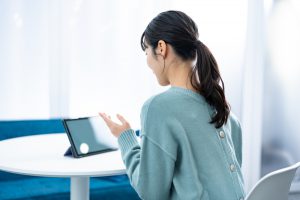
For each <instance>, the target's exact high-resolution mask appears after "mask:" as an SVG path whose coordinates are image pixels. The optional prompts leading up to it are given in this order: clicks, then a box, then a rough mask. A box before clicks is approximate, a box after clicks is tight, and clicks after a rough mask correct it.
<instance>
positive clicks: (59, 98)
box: [0, 0, 247, 128]
mask: <svg viewBox="0 0 300 200" xmlns="http://www.w3.org/2000/svg"><path fill="white" fill-rule="evenodd" d="M246 8H247V6H246V1H239V0H231V1H220V0H213V1H212V0H210V1H208V0H207V1H195V0H188V1H171V0H165V1H158V0H153V1H150V0H146V1H139V0H131V1H121V0H114V1H108V0H101V1H98V0H88V1H82V0H65V1H59V0H40V1H37V0H35V1H34V0H26V1H25V0H1V1H0V9H1V10H0V11H1V12H0V20H1V21H0V22H1V24H0V25H1V29H0V30H1V32H0V43H1V46H0V70H1V73H0V78H1V85H0V90H1V92H0V101H1V104H0V111H1V112H0V118H1V119H25V118H49V117H65V116H67V117H77V116H88V115H97V112H98V111H106V112H108V113H111V114H115V113H117V112H119V113H122V114H124V115H125V116H126V117H127V118H128V119H129V121H131V123H132V125H133V126H134V127H137V128H138V127H139V112H140V108H141V106H142V104H143V102H144V101H145V100H146V99H147V98H148V97H150V96H151V95H153V94H155V93H157V92H160V91H162V90H164V89H165V88H162V87H160V86H158V84H157V83H156V79H155V77H154V76H153V74H152V73H151V71H150V70H149V69H148V68H147V65H146V60H145V59H146V57H145V54H144V52H142V50H141V48H140V36H141V34H142V32H143V31H144V29H145V27H146V26H147V24H148V23H149V22H150V21H151V19H152V18H153V17H155V16H156V15H157V14H158V13H159V12H161V11H165V10H169V9H175V10H182V11H184V12H186V13H187V14H189V15H190V16H191V17H192V18H193V19H194V20H195V21H196V23H197V24H198V26H199V32H200V39H201V40H202V41H204V42H205V43H206V44H207V46H209V47H210V48H211V50H212V52H213V53H214V55H215V56H216V58H217V60H218V62H219V65H220V69H221V72H222V74H223V78H224V80H225V84H226V94H227V96H228V99H229V101H230V102H231V105H232V108H233V110H234V111H235V113H236V114H237V115H238V116H241V109H240V105H241V86H240V85H241V84H240V82H241V81H242V76H236V74H241V72H242V59H243V48H244V38H245V29H246V25H245V24H246V23H245V22H246V14H245V13H246V12H245V11H246ZM237 83H238V84H237Z"/></svg>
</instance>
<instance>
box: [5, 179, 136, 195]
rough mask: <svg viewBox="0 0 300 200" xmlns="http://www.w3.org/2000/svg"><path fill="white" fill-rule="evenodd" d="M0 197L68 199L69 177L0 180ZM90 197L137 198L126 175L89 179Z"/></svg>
mask: <svg viewBox="0 0 300 200" xmlns="http://www.w3.org/2000/svg"><path fill="white" fill-rule="evenodd" d="M0 188H1V189H0V190H1V192H0V199H1V200H5V199H7V200H8V199H10V200H17V199H18V200H20V199H23V200H24V199H43V200H44V199H49V200H50V199H51V200H55V199H57V200H58V199H59V200H64V199H70V179H69V178H48V177H36V178H35V177H33V178H31V179H24V180H14V181H6V182H0ZM90 197H91V198H90V199H91V200H92V199H101V200H103V199H110V200H113V199H124V200H127V199H128V200H135V199H139V197H138V195H137V194H136V192H135V191H134V189H133V188H132V187H131V185H130V183H129V180H128V177H127V175H120V176H110V177H97V178H91V180H90Z"/></svg>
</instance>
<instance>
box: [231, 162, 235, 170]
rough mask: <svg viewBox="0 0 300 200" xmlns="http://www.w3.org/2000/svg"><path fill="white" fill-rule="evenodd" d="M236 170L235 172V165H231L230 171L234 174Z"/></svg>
mask: <svg viewBox="0 0 300 200" xmlns="http://www.w3.org/2000/svg"><path fill="white" fill-rule="evenodd" d="M234 170H235V166H234V164H231V165H230V171H232V172H233V171H234Z"/></svg>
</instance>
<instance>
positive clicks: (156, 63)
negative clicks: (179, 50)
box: [145, 46, 169, 86]
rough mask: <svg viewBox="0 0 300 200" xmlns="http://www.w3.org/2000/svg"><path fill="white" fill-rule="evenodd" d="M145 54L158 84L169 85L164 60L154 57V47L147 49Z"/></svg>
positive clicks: (160, 57)
mask: <svg viewBox="0 0 300 200" xmlns="http://www.w3.org/2000/svg"><path fill="white" fill-rule="evenodd" d="M145 53H146V56H147V65H148V66H149V68H150V69H151V70H152V72H153V73H154V74H155V76H156V79H157V81H158V83H159V84H160V85H161V86H166V85H169V81H168V80H167V78H166V75H165V71H166V69H165V70H163V68H164V60H163V57H162V56H160V55H154V52H153V50H152V47H150V46H148V47H147V48H146V49H145Z"/></svg>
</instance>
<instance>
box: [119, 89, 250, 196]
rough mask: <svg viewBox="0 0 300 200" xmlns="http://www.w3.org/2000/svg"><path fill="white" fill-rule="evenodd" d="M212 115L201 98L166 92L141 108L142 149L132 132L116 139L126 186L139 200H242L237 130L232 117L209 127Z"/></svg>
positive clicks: (177, 91) (186, 92)
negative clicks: (127, 185)
mask: <svg viewBox="0 0 300 200" xmlns="http://www.w3.org/2000/svg"><path fill="white" fill-rule="evenodd" d="M213 112H214V110H213V109H212V108H211V106H209V105H208V104H207V103H206V101H205V99H204V97H203V96H201V95H200V94H198V93H196V92H193V91H192V90H187V89H184V88H179V87H171V88H170V89H168V90H167V91H165V92H163V93H161V94H158V95H156V96H154V97H152V98H150V99H149V100H147V101H146V102H145V104H144V105H143V108H142V112H141V144H139V142H138V140H137V138H136V136H135V133H134V131H133V130H132V129H130V130H126V131H124V132H123V133H121V135H120V137H119V138H118V141H119V146H120V149H121V153H122V158H123V161H124V163H125V165H126V169H127V170H126V171H127V174H128V177H129V179H130V182H131V185H132V186H133V188H134V189H135V190H136V192H137V193H138V195H139V196H140V197H141V198H142V199H146V200H148V199H150V200H152V199H153V200H168V199H172V200H173V199H180V200H193V199H197V200H240V199H242V198H244V196H245V193H244V189H243V177H242V173H241V164H242V135H241V127H240V124H239V122H238V120H237V119H236V117H234V115H233V114H232V113H231V114H230V116H229V119H228V121H227V123H226V124H225V125H223V126H222V127H221V128H219V129H216V128H215V127H214V124H210V123H209V122H210V120H211V116H213Z"/></svg>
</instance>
